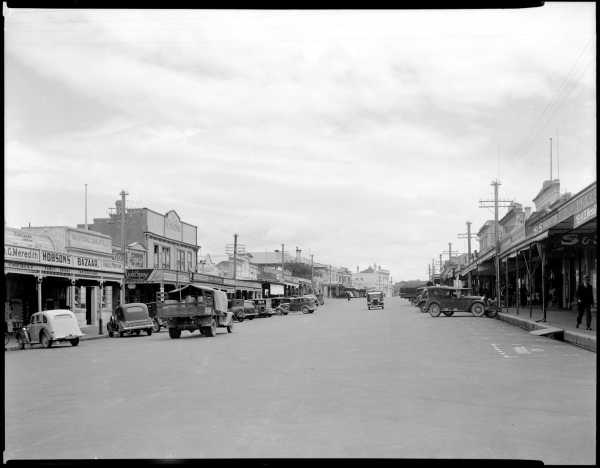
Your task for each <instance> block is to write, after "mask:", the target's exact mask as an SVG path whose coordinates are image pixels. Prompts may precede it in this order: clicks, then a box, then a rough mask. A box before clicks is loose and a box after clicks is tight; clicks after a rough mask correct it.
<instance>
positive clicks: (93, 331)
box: [4, 325, 108, 351]
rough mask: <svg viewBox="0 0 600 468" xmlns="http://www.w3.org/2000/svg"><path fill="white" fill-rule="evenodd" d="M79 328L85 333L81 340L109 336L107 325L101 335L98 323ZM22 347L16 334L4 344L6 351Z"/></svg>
mask: <svg viewBox="0 0 600 468" xmlns="http://www.w3.org/2000/svg"><path fill="white" fill-rule="evenodd" d="M79 328H80V329H81V332H82V333H83V334H84V335H83V336H82V337H81V338H79V340H80V341H86V340H97V339H99V338H108V333H107V332H106V325H104V326H103V327H102V329H103V332H104V333H103V334H102V335H100V334H99V333H98V325H86V326H85V327H79ZM34 346H37V345H34ZM20 349H21V348H19V345H18V343H17V340H16V339H15V337H14V336H11V338H10V341H9V342H8V344H7V345H5V346H4V350H5V351H18V350H20Z"/></svg>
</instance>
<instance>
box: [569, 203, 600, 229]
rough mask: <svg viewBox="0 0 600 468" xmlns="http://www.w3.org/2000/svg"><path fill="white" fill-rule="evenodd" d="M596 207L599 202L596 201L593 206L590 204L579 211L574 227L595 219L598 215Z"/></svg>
mask: <svg viewBox="0 0 600 468" xmlns="http://www.w3.org/2000/svg"><path fill="white" fill-rule="evenodd" d="M596 207H597V204H596V203H594V204H593V205H592V206H589V207H587V208H585V209H584V210H582V211H580V212H579V213H577V214H576V215H575V218H574V221H573V227H574V228H576V227H578V226H581V225H582V224H585V223H587V222H588V221H590V220H592V219H594V218H595V217H596Z"/></svg>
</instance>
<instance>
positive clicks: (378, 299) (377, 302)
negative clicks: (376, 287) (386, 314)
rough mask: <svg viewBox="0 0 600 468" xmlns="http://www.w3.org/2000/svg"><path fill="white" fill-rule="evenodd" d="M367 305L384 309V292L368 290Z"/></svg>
mask: <svg viewBox="0 0 600 468" xmlns="http://www.w3.org/2000/svg"><path fill="white" fill-rule="evenodd" d="M367 307H368V308H369V310H371V309H383V308H384V307H383V292H382V291H369V292H367Z"/></svg>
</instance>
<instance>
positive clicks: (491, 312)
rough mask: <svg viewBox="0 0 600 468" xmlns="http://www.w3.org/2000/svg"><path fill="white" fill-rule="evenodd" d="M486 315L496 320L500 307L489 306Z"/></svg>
mask: <svg viewBox="0 0 600 468" xmlns="http://www.w3.org/2000/svg"><path fill="white" fill-rule="evenodd" d="M485 315H487V316H488V317H489V318H495V317H496V316H497V315H498V306H496V305H494V304H491V305H489V306H488V309H487V310H486V311H485Z"/></svg>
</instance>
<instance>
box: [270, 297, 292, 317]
mask: <svg viewBox="0 0 600 468" xmlns="http://www.w3.org/2000/svg"><path fill="white" fill-rule="evenodd" d="M291 300H292V298H291V297H273V298H271V307H272V309H273V312H274V313H276V314H278V315H287V314H288V313H289V312H290V301H291Z"/></svg>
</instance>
